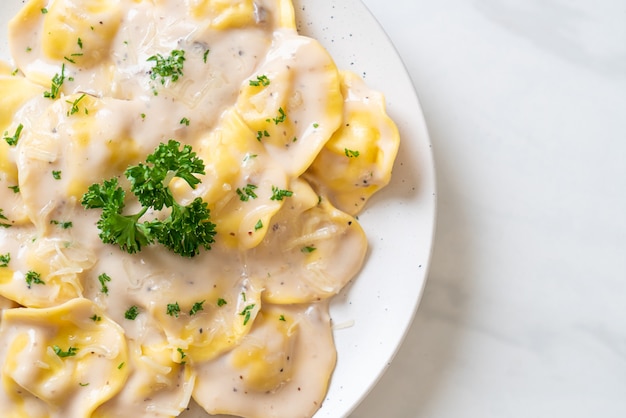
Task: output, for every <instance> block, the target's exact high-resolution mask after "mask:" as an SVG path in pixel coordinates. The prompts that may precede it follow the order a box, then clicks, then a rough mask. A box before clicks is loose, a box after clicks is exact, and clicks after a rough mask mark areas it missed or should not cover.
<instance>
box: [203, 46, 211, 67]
mask: <svg viewBox="0 0 626 418" xmlns="http://www.w3.org/2000/svg"><path fill="white" fill-rule="evenodd" d="M209 52H211V50H210V49H207V50H206V51H204V54H203V55H202V61H204V63H205V64H206V59H207V57H208V56H209Z"/></svg>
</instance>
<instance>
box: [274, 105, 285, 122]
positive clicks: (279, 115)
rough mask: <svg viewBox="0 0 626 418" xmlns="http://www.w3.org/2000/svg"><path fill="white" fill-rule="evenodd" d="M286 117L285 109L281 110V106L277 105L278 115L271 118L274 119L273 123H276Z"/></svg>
mask: <svg viewBox="0 0 626 418" xmlns="http://www.w3.org/2000/svg"><path fill="white" fill-rule="evenodd" d="M286 117H287V115H285V111H284V110H283V108H282V107H279V108H278V116H277V117H275V118H272V120H273V121H274V124H276V125H278V124H279V123H282V122H284V121H285V118H286Z"/></svg>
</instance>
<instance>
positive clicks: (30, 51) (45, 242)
mask: <svg viewBox="0 0 626 418" xmlns="http://www.w3.org/2000/svg"><path fill="white" fill-rule="evenodd" d="M9 44H10V51H11V54H12V56H13V61H12V62H11V63H2V64H1V65H0V105H1V107H2V109H3V112H2V114H0V131H1V132H2V134H3V136H2V139H1V140H0V311H1V312H2V314H1V315H0V359H1V360H2V361H1V363H2V364H3V366H2V369H1V378H0V405H2V411H3V414H4V415H3V416H8V417H11V418H13V417H24V416H36V417H66V416H71V417H86V418H87V417H94V418H106V417H111V416H122V415H123V416H136V417H174V416H178V415H180V414H181V413H183V411H185V410H186V409H187V408H188V407H189V406H190V405H194V403H195V404H197V405H199V406H200V408H202V409H203V410H204V411H206V413H207V414H230V415H235V416H242V417H249V418H256V417H259V418H260V417H276V418H281V417H285V418H291V417H294V416H302V417H307V416H312V415H314V414H315V412H316V411H317V410H318V409H319V408H320V407H321V405H322V402H323V400H324V398H325V396H326V392H327V390H328V385H329V381H330V379H331V376H332V373H333V370H334V367H335V364H336V360H337V358H336V352H335V347H334V341H333V332H332V326H331V319H330V315H329V303H330V301H331V300H332V298H333V296H335V295H337V294H338V293H339V292H340V291H341V290H342V289H344V288H345V286H347V285H348V283H349V282H350V281H351V280H354V279H355V278H357V277H358V274H359V272H360V270H361V268H362V266H363V265H364V263H365V262H366V256H367V249H368V243H367V237H366V231H364V230H363V228H362V227H361V225H360V224H359V222H358V219H357V215H358V214H359V213H360V212H361V211H362V210H363V208H364V207H365V205H366V204H367V202H368V200H369V199H370V197H371V196H372V195H374V194H375V193H376V192H378V191H379V190H380V189H382V188H383V187H385V186H386V185H387V184H388V182H389V179H390V176H391V172H392V168H393V163H394V160H395V157H396V154H397V151H398V144H399V140H400V139H399V133H398V130H397V127H396V126H395V124H394V122H393V120H392V119H391V118H390V117H389V116H388V115H387V113H386V109H385V101H384V96H383V95H382V94H381V93H379V92H376V91H373V90H371V89H369V88H368V86H367V85H366V84H365V82H364V81H363V80H362V79H361V78H360V77H358V76H357V75H355V74H353V73H350V72H346V71H343V70H340V69H339V68H337V66H336V64H335V62H334V61H333V58H332V57H331V56H330V55H329V54H328V52H327V51H326V50H325V49H324V48H323V46H322V45H321V44H320V43H319V42H318V41H316V40H315V39H311V38H309V37H305V36H302V35H300V34H299V33H298V32H297V29H296V24H295V16H294V10H293V5H292V3H291V2H290V1H289V0H245V1H232V0H115V1H104V0H88V1H76V0H29V1H27V2H26V3H25V5H24V7H23V8H22V10H21V11H20V12H19V13H18V14H17V15H16V16H15V17H14V18H13V20H12V21H11V22H10V25H9ZM165 144H175V145H180V146H181V147H182V149H183V150H187V151H188V152H190V153H191V152H192V151H193V155H194V158H195V157H197V161H198V164H200V166H201V168H200V169H197V170H196V171H193V173H192V174H189V173H187V178H185V175H181V174H180V173H179V171H178V169H177V168H172V167H169V166H168V168H167V169H166V170H165V171H164V172H163V173H162V174H163V175H162V180H159V181H161V183H160V186H158V187H163V188H164V189H165V190H167V191H166V192H164V193H169V194H167V195H166V199H170V200H168V202H169V204H168V205H160V206H159V205H153V206H150V205H147V204H145V201H144V200H143V198H142V197H141V196H140V194H138V193H136V182H137V181H138V180H137V177H136V173H137V172H138V171H141V170H147V169H146V167H148V166H149V165H150V164H156V163H155V162H154V159H153V160H151V158H153V156H154V154H153V153H154V152H155V150H159V149H161V148H160V147H161V146H164V145H165ZM186 147H188V148H186ZM177 150H178V148H177ZM167 152H169V153H170V154H168V155H167V156H166V157H163V158H164V159H172V158H174V157H173V156H172V155H173V154H175V152H174V151H172V149H168V151H167ZM185 152H186V151H185ZM154 158H156V157H154ZM168 161H170V160H168ZM137 170H138V171H137ZM133 176H135V177H133ZM189 176H192V177H193V179H192V181H191V182H190V181H188V180H189ZM106 184H109V185H111V184H115V185H116V187H117V188H116V189H106V192H102V194H100V195H97V199H100V200H99V201H98V202H99V203H98V202H96V204H93V205H91V204H90V203H89V199H87V196H88V195H89V194H90V193H95V192H94V190H96V189H97V190H100V191H102V190H105V185H106ZM145 184H150V186H149V187H148V186H146V189H150V187H153V188H158V187H157V186H154V185H153V184H152V183H150V182H149V181H146V182H145ZM94 186H96V189H94ZM98 187H101V189H98ZM107 193H109V194H107ZM97 199H96V200H97ZM107 199H109V200H110V201H114V200H115V199H121V200H120V201H121V203H119V202H118V203H117V204H118V205H119V206H115V207H114V208H113V209H112V207H111V206H107V205H108V204H109V203H110V201H109V200H107ZM105 201H106V202H105ZM107 202H109V203H107ZM194 202H195V203H198V202H199V203H198V204H199V206H193V204H194ZM174 203H175V205H174ZM157 206H158V207H157ZM198 207H202V208H204V209H206V211H207V214H208V217H207V218H206V219H203V220H201V221H196V224H195V225H192V226H194V227H198V226H199V225H200V226H201V225H205V224H208V223H210V225H211V227H214V230H213V231H212V233H214V240H213V241H211V242H210V244H211V245H205V246H204V247H201V248H199V249H198V250H197V251H195V250H194V251H192V252H191V253H184V254H183V256H181V255H179V253H176V252H175V251H172V249H175V247H176V246H177V245H180V246H188V245H191V244H189V242H188V241H190V242H192V241H193V237H191V238H190V235H184V234H182V232H181V231H179V230H177V229H176V228H180V229H185V228H187V227H189V225H187V224H185V223H184V222H180V223H178V224H175V225H176V228H172V229H171V230H168V231H166V234H169V235H168V236H167V237H168V238H170V241H169V244H170V246H169V247H167V246H162V245H160V241H159V239H156V238H154V236H153V235H150V234H153V233H154V231H155V230H157V229H158V228H163V225H164V224H165V223H166V222H167V220H168V219H170V218H172V217H173V216H174V215H175V213H174V212H175V210H178V211H179V212H177V213H178V215H179V216H183V215H185V216H188V218H185V219H192V218H193V215H194V213H193V211H194V210H196V209H197V208H198ZM194 208H195V209H194ZM134 214H136V215H134ZM181 214H183V215H181ZM107 216H109V217H110V218H109V220H110V219H114V220H115V221H116V222H117V223H114V222H111V223H107V222H105V221H103V219H105V218H106V217H107ZM129 225H132V228H137V229H132V231H133V233H128V234H127V235H125V239H126V241H122V244H120V242H116V241H115V240H108V241H107V239H108V238H107V237H110V236H114V235H115V234H116V233H127V232H128V231H127V230H125V229H124V228H128V227H129ZM197 230H199V228H198V229H197ZM197 230H194V231H197ZM137 231H139V232H137ZM140 233H141V234H145V235H142V236H143V237H144V238H145V239H144V240H143V241H141V238H138V235H140ZM133 234H134V235H133ZM172 237H173V238H172ZM179 237H182V238H179ZM211 237H212V238H213V236H211ZM134 239H137V240H140V241H133V240H134ZM177 240H178V241H177ZM137 242H139V243H140V244H141V245H136V246H133V244H137Z"/></svg>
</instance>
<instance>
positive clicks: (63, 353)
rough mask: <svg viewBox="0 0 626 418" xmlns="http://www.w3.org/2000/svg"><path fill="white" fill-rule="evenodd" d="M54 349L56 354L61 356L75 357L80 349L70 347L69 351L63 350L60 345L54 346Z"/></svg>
mask: <svg viewBox="0 0 626 418" xmlns="http://www.w3.org/2000/svg"><path fill="white" fill-rule="evenodd" d="M52 349H53V350H54V354H56V355H57V356H59V357H61V358H64V357H73V356H75V355H76V352H77V351H78V348H76V347H69V348H68V349H67V351H63V350H62V349H61V347H59V346H58V345H55V346H52Z"/></svg>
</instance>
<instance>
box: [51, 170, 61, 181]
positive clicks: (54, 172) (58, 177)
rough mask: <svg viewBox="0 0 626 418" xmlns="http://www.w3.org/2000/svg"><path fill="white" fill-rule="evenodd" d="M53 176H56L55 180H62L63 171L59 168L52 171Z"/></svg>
mask: <svg viewBox="0 0 626 418" xmlns="http://www.w3.org/2000/svg"><path fill="white" fill-rule="evenodd" d="M52 177H54V179H55V180H61V172H60V171H58V170H54V171H52Z"/></svg>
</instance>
